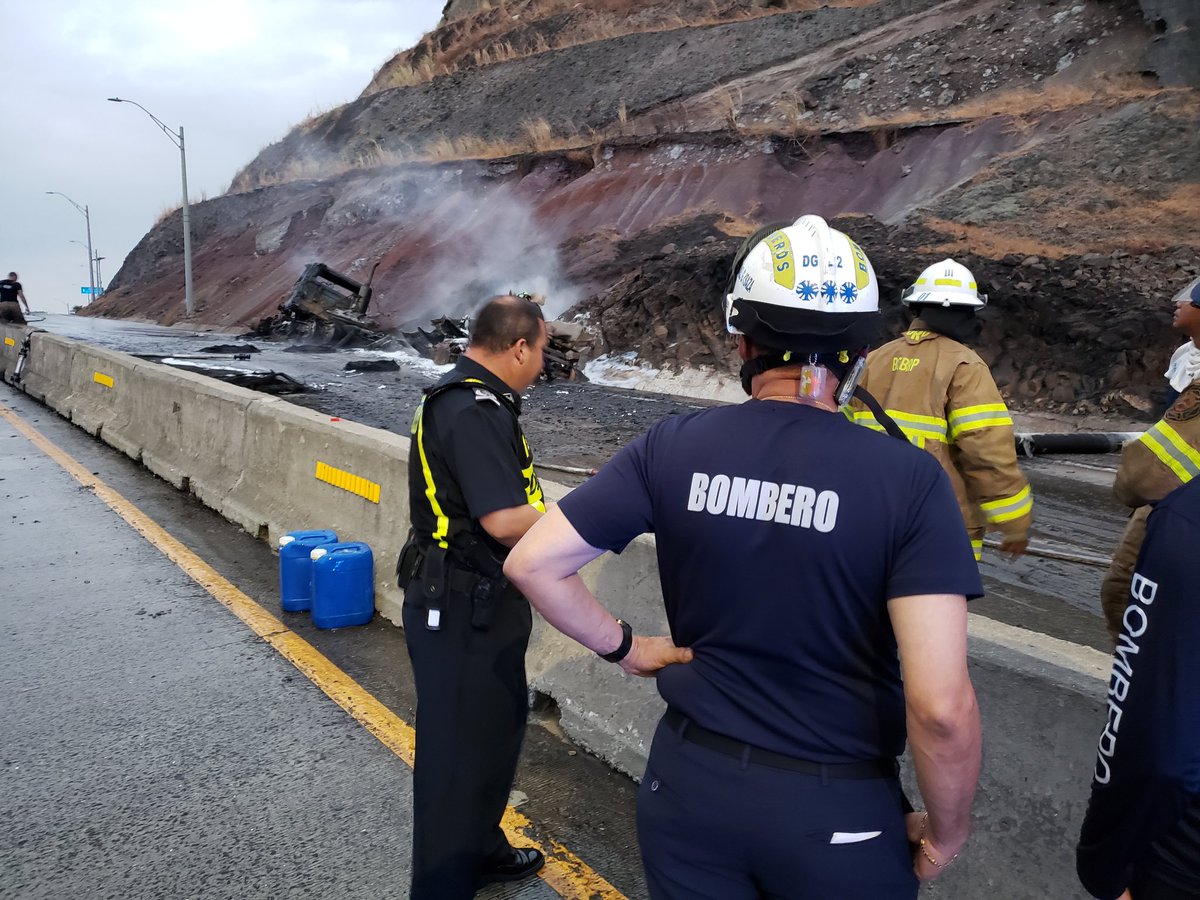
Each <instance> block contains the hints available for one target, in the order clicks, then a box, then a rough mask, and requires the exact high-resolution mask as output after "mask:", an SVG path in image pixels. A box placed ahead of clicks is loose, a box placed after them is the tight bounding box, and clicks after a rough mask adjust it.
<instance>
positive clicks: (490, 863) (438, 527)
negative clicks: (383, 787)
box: [397, 296, 546, 900]
mask: <svg viewBox="0 0 1200 900" xmlns="http://www.w3.org/2000/svg"><path fill="white" fill-rule="evenodd" d="M545 347H546V323H545V321H544V319H543V316H542V311H541V308H540V307H539V306H537V305H536V304H535V303H532V302H530V301H528V300H525V299H521V298H519V297H513V296H502V297H494V298H492V299H491V300H489V301H488V302H487V303H486V304H485V305H484V307H483V309H482V310H481V311H480V313H479V315H478V317H477V318H476V320H475V324H474V327H473V328H472V331H471V338H470V342H469V345H468V347H467V349H466V351H465V352H464V353H463V354H462V356H460V357H459V359H458V361H457V362H456V363H455V366H454V369H453V370H452V371H450V372H448V373H447V374H446V375H445V376H444V377H443V378H442V379H441V380H440V381H439V382H438V383H437V384H436V385H435V386H434V387H432V388H430V389H428V390H426V392H425V396H424V398H423V399H422V401H421V404H420V406H418V408H417V412H416V415H415V417H414V418H413V423H412V429H411V432H412V445H411V449H410V452H409V463H408V481H409V486H408V487H409V512H410V516H411V521H412V529H413V530H412V534H411V535H410V538H409V541H408V542H407V543H406V544H405V547H404V550H403V551H402V552H401V555H400V559H399V561H398V563H397V575H398V580H399V583H400V586H401V587H402V588H405V594H404V612H403V618H404V634H405V638H406V640H407V643H408V651H409V656H410V657H411V659H412V665H413V673H414V676H415V679H416V687H417V727H416V731H417V747H416V763H415V765H414V768H413V864H412V892H411V896H412V897H413V898H414V900H433V898H436V900H457V898H468V897H472V896H473V895H474V894H475V891H476V890H477V888H478V887H479V886H480V885H482V884H486V883H489V882H494V881H515V880H518V879H521V878H525V877H527V876H530V875H533V874H534V873H536V872H537V871H538V870H539V869H540V868H541V867H542V865H543V863H544V862H545V860H544V859H543V857H542V854H541V853H540V852H539V851H537V850H533V849H527V848H514V847H512V846H510V845H509V843H508V840H507V838H505V836H504V833H503V831H501V829H500V824H499V823H500V818H501V816H502V815H503V813H504V809H505V807H506V805H507V803H508V795H509V791H510V790H511V789H512V782H513V777H514V775H515V773H516V767H517V758H518V756H519V754H520V750H521V741H522V738H523V737H524V734H525V719H526V712H527V708H528V699H527V691H528V688H527V683H526V678H525V650H526V647H527V646H528V643H529V633H530V627H531V624H532V618H531V613H530V610H529V604H528V603H527V602H526V600H525V598H524V597H522V596H521V595H520V593H519V592H518V591H517V590H516V589H515V588H513V587H512V585H511V584H509V583H508V581H507V580H506V579H505V578H504V576H503V572H502V565H503V563H504V558H505V556H506V555H507V554H508V549H509V548H510V547H512V546H513V545H514V544H515V543H516V542H517V540H518V539H519V538H520V537H521V536H522V535H523V534H525V532H526V530H528V528H529V527H530V526H531V525H532V524H533V523H534V522H536V521H537V520H538V519H539V518H540V517H541V515H542V514H543V513H544V512H545V504H544V502H543V499H542V489H541V486H540V484H539V483H538V479H537V475H536V474H535V473H534V470H533V455H532V453H531V452H530V449H529V444H528V443H527V442H526V440H525V436H524V434H523V433H522V431H521V426H520V423H519V422H518V418H517V417H518V416H519V415H520V412H521V392H522V391H524V390H526V389H527V388H529V387H530V386H531V385H532V384H533V383H534V381H536V380H537V377H538V375H539V374H541V371H542V365H543V360H542V352H543V350H544V349H545Z"/></svg>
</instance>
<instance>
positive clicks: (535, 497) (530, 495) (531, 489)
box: [521, 433, 546, 513]
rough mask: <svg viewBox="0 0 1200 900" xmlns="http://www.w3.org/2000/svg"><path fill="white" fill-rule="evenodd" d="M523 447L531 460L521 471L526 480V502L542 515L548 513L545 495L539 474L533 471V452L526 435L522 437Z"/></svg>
mask: <svg viewBox="0 0 1200 900" xmlns="http://www.w3.org/2000/svg"><path fill="white" fill-rule="evenodd" d="M521 446H522V447H524V448H525V456H526V457H527V458H528V459H529V466H528V467H527V468H524V469H522V470H521V477H522V478H524V479H525V501H526V502H527V503H528V504H529V505H530V506H532V507H533V508H534V509H536V510H537V511H538V512H540V513H544V512H545V511H546V501H545V499H544V498H545V494H543V493H542V484H541V482H540V481H538V477H537V473H535V472H534V471H533V451H532V450H530V449H529V441H527V440H526V439H525V435H524V434H523V433H522V435H521Z"/></svg>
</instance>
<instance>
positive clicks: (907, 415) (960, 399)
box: [854, 259, 1033, 560]
mask: <svg viewBox="0 0 1200 900" xmlns="http://www.w3.org/2000/svg"><path fill="white" fill-rule="evenodd" d="M901 302H902V303H903V304H904V305H905V306H907V307H909V308H910V309H911V310H912V311H913V312H914V314H915V315H916V318H915V319H914V320H913V322H912V325H911V326H910V327H909V329H908V331H906V332H904V334H903V335H901V336H900V337H899V338H897V339H896V340H894V341H892V342H891V343H888V344H885V345H884V346H882V347H880V348H879V349H878V350H875V351H874V352H872V353H871V355H870V357H869V359H868V362H867V372H866V375H865V376H864V377H863V382H862V383H863V387H865V388H866V389H867V390H868V391H870V392H871V394H872V395H873V396H875V397H878V398H879V402H880V403H881V404H882V405H883V408H884V409H885V410H886V412H887V414H888V415H889V416H891V418H892V419H893V420H895V422H896V423H897V424H898V425H899V426H900V427H901V428H902V429H903V430H904V433H905V434H906V435H908V438H909V440H911V441H912V442H913V443H914V444H916V445H917V446H918V447H923V448H924V449H925V450H927V451H928V452H929V453H931V454H932V455H933V456H934V457H935V458H936V459H937V461H938V462H940V463H941V464H942V468H943V469H945V470H946V474H947V475H949V476H950V482H951V483H952V484H953V485H954V492H955V494H956V496H957V497H958V502H959V508H960V509H961V511H962V517H963V519H964V521H965V522H966V525H967V530H968V533H969V534H970V537H971V548H972V550H974V551H975V559H977V560H978V559H979V558H980V557H981V555H982V553H983V536H984V533H985V532H986V531H987V530H988V529H989V528H990V529H992V530H996V531H999V532H1000V533H1001V535H1002V537H1001V543H1000V551H1001V552H1002V553H1005V554H1007V555H1009V556H1011V557H1017V556H1020V555H1021V554H1022V553H1024V552H1025V550H1026V548H1027V547H1028V546H1029V526H1030V523H1031V522H1032V519H1033V497H1032V495H1031V494H1030V491H1029V481H1028V479H1026V477H1025V475H1024V473H1023V472H1022V471H1021V469H1020V467H1019V466H1018V465H1017V452H1016V444H1015V442H1014V440H1013V423H1012V417H1011V416H1009V414H1008V409H1007V407H1005V405H1004V398H1003V397H1001V396H1000V391H999V390H998V389H997V387H996V382H995V381H994V380H993V379H992V373H991V372H990V371H989V370H988V367H987V363H985V362H984V361H983V360H982V359H980V358H979V354H977V353H976V352H975V351H974V350H972V349H971V348H970V347H968V346H967V345H966V341H968V340H970V339H972V338H973V337H974V335H975V333H976V332H977V331H978V328H979V322H978V319H977V317H976V314H977V313H978V311H979V310H981V309H982V308H983V307H984V306H985V305H986V303H987V295H986V294H980V293H979V289H978V287H977V286H976V283H975V276H974V275H972V274H971V270H970V269H968V268H967V267H966V266H964V265H962V264H961V263H957V262H955V261H954V260H952V259H944V260H942V261H941V262H939V263H934V264H933V265H932V266H930V267H929V268H927V269H926V270H925V271H924V272H922V273H921V275H920V277H918V278H917V280H916V282H915V283H914V284H913V285H912V286H910V287H909V288H907V289H906V290H905V291H904V293H903V294H902V295H901ZM854 417H855V421H857V422H858V423H859V424H860V425H867V426H868V427H873V428H878V427H880V426H879V424H878V422H876V420H875V415H874V413H873V412H871V411H870V410H868V409H863V408H862V407H861V405H856V408H855V411H854Z"/></svg>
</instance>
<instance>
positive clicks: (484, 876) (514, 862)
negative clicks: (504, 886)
mask: <svg viewBox="0 0 1200 900" xmlns="http://www.w3.org/2000/svg"><path fill="white" fill-rule="evenodd" d="M545 864H546V857H545V856H543V855H542V851H541V850H535V849H533V848H532V847H512V848H511V849H510V850H509V852H508V855H506V856H501V857H499V858H498V859H494V860H491V861H489V862H487V863H484V866H483V868H482V869H480V870H479V883H480V884H481V885H482V884H491V883H492V882H495V881H520V880H521V879H522V878H528V877H529V876H530V875H535V874H537V872H539V871H541V868H542V866H544V865H545Z"/></svg>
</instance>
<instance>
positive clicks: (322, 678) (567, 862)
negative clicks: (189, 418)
mask: <svg viewBox="0 0 1200 900" xmlns="http://www.w3.org/2000/svg"><path fill="white" fill-rule="evenodd" d="M0 418H3V419H5V420H7V421H8V423H9V424H10V425H12V427H13V428H15V429H16V430H17V431H19V432H20V433H21V434H23V435H24V436H25V437H26V438H28V439H29V441H30V442H31V443H32V444H33V445H34V446H36V447H37V448H38V449H39V450H41V451H42V452H43V453H45V454H46V455H47V456H48V457H50V458H51V459H52V460H54V461H55V462H56V463H58V464H59V465H60V466H62V467H63V468H64V469H66V470H67V472H68V473H69V474H70V475H71V477H72V478H74V479H75V480H76V481H78V482H79V483H80V484H81V485H83V486H84V487H85V488H88V489H90V490H91V491H92V492H93V493H94V494H95V495H96V497H97V498H98V499H100V500H102V501H104V503H106V504H107V505H108V506H109V508H110V509H112V510H113V512H115V513H116V514H117V515H118V516H120V517H121V518H122V519H124V520H125V521H126V522H127V523H129V525H130V526H131V527H132V528H133V529H134V530H135V531H137V532H138V533H139V534H141V535H142V537H144V538H145V539H146V540H147V541H149V542H150V543H151V544H153V545H154V546H155V547H156V548H157V549H158V550H159V551H160V552H161V553H162V554H163V555H164V556H166V557H167V558H168V559H169V560H171V562H173V563H175V565H177V566H178V567H179V568H180V569H182V570H183V571H184V573H185V574H187V575H188V577H190V578H191V579H192V580H193V581H195V582H196V583H197V584H198V585H200V587H202V588H204V589H205V590H206V591H208V593H209V594H211V595H212V596H213V597H214V598H215V599H216V600H217V601H219V602H220V603H221V604H222V605H223V606H225V607H226V608H227V609H229V611H230V612H232V613H233V614H234V615H235V616H237V617H238V618H239V619H241V620H242V622H244V623H245V624H246V625H248V626H249V627H250V630H252V631H253V632H254V633H255V634H257V635H258V636H259V637H261V638H262V639H263V640H264V641H265V642H266V643H268V644H270V645H271V646H272V647H274V648H275V650H276V651H277V652H278V653H279V654H280V655H281V656H283V657H284V658H285V659H287V661H288V662H290V663H291V664H292V665H293V666H295V667H296V668H297V669H299V670H300V671H301V672H302V673H303V674H304V675H305V676H306V677H307V678H308V679H309V681H311V682H312V683H313V684H315V685H316V686H317V687H319V688H320V689H321V690H322V691H324V692H325V694H326V695H327V696H328V697H329V698H330V699H331V700H333V701H334V702H335V703H336V704H337V705H338V706H340V707H341V708H342V709H344V710H345V711H346V712H347V713H349V714H350V715H351V716H353V717H354V718H355V719H356V720H357V721H358V722H359V724H361V725H362V726H363V727H364V728H366V729H367V731H369V732H370V733H371V734H372V735H374V737H375V738H376V739H377V740H378V741H379V742H380V743H381V744H383V745H384V746H385V747H387V748H388V749H389V750H391V751H392V753H394V754H396V756H398V757H400V759H402V760H403V761H404V762H405V763H407V764H408V765H409V766H411V765H412V764H413V758H414V756H415V751H416V745H417V739H416V732H415V731H414V730H413V728H412V726H411V725H409V724H408V723H407V722H405V721H404V720H403V719H401V718H400V717H399V716H397V715H396V714H395V713H394V712H392V711H391V710H390V709H388V708H387V707H386V706H385V705H384V704H383V703H381V702H380V701H379V700H377V699H376V698H375V696H374V695H372V694H370V693H368V692H367V691H366V690H365V689H364V688H363V687H362V685H360V684H359V683H358V682H356V681H355V680H354V679H353V678H351V677H350V676H349V675H347V674H346V673H345V672H343V671H342V670H341V669H339V668H338V667H337V666H335V665H334V664H333V663H332V662H331V661H330V660H329V658H328V657H326V656H325V655H324V654H322V653H321V652H320V651H318V650H317V649H316V648H315V647H313V645H312V644H310V643H308V641H306V640H304V638H302V637H300V635H298V634H296V633H295V632H294V631H291V630H289V629H288V627H287V626H286V625H284V624H283V622H281V621H280V620H279V619H277V618H276V617H275V616H273V615H271V613H269V612H267V611H266V610H265V609H263V608H262V607H261V606H259V605H258V604H257V603H256V602H254V600H252V599H251V598H250V597H247V596H246V595H245V594H243V593H242V592H241V591H239V590H238V589H237V587H235V586H234V585H233V584H231V583H230V582H229V581H227V580H226V579H225V578H224V577H222V576H221V574H220V573H218V572H217V571H216V569H214V568H213V567H212V566H210V565H209V564H208V563H206V562H205V561H204V560H203V559H201V558H200V557H199V556H197V555H196V554H195V553H193V552H192V551H191V550H189V549H188V548H187V547H185V546H184V545H183V544H181V543H180V542H179V541H178V540H176V539H175V538H174V537H173V536H172V535H171V534H169V533H168V532H167V531H166V529H164V528H163V527H162V526H161V525H159V524H158V523H157V522H155V521H154V520H153V519H151V518H150V517H149V516H147V515H146V514H145V513H144V512H142V511H141V510H140V509H138V508H137V507H136V506H134V505H133V504H132V503H130V502H129V501H128V500H126V499H125V498H124V497H123V496H122V495H121V494H119V493H118V492H117V491H115V490H113V489H112V488H110V487H109V486H108V485H107V484H105V483H104V482H103V481H101V480H100V479H99V478H97V477H96V476H95V475H93V474H92V473H91V472H90V471H88V470H87V469H85V468H84V467H83V466H82V465H80V464H79V463H78V462H77V461H76V460H75V459H74V458H73V457H71V456H70V455H68V454H67V453H66V452H64V451H63V450H61V449H59V447H58V446H56V445H55V444H54V443H53V442H51V441H50V440H49V439H48V438H47V437H46V436H45V435H43V434H42V433H41V432H40V431H38V430H37V429H36V428H34V427H33V426H32V425H30V424H28V423H27V422H25V420H24V419H22V418H21V417H20V416H18V415H17V414H16V413H15V412H13V411H12V410H11V409H9V408H8V407H6V406H4V405H2V404H0ZM500 827H501V830H503V831H504V834H505V836H506V837H507V838H508V840H509V842H510V843H511V844H512V845H513V846H515V847H537V848H538V849H539V850H541V851H542V853H544V854H545V856H546V865H545V868H543V869H542V871H541V872H539V873H538V877H539V878H540V879H542V881H544V882H545V883H546V884H547V886H549V887H550V888H551V889H552V890H553V891H554V892H555V893H556V894H558V895H559V896H560V897H564V898H567V900H626V897H625V895H624V894H622V893H621V892H620V891H618V890H617V889H616V888H615V887H613V886H612V885H611V884H609V882H608V881H607V880H606V879H605V878H604V877H602V876H601V875H599V874H598V873H596V872H594V871H593V870H592V869H591V868H589V867H588V865H587V863H585V862H584V861H583V860H581V859H580V858H579V857H577V856H576V855H575V854H573V853H572V852H571V851H570V850H568V849H567V848H566V847H564V846H563V845H562V844H560V843H559V842H558V841H556V840H554V839H553V838H547V837H544V836H541V835H540V834H539V829H537V828H535V827H533V823H532V822H531V821H530V820H529V819H528V818H526V817H525V816H524V815H522V814H521V813H519V812H517V811H516V810H515V809H514V808H513V807H511V806H509V807H507V808H506V809H505V811H504V816H503V818H502V819H501V820H500Z"/></svg>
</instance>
